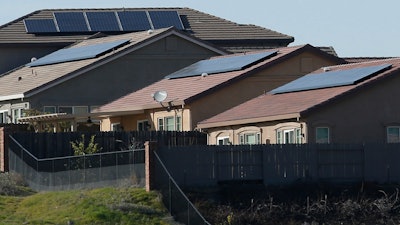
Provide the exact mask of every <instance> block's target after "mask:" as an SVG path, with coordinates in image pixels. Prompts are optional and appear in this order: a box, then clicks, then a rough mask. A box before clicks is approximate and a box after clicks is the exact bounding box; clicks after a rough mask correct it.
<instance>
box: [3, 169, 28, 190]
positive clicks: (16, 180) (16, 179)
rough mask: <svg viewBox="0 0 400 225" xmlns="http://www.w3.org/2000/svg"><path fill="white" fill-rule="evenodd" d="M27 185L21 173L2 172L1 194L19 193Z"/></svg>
mask: <svg viewBox="0 0 400 225" xmlns="http://www.w3.org/2000/svg"><path fill="white" fill-rule="evenodd" d="M27 186H28V185H27V183H26V182H25V181H24V179H23V177H22V176H21V175H20V174H17V173H0V195H19V194H22V193H23V192H25V189H26V187H27Z"/></svg>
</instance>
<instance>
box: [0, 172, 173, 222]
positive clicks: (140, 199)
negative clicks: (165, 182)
mask: <svg viewBox="0 0 400 225" xmlns="http://www.w3.org/2000/svg"><path fill="white" fill-rule="evenodd" d="M15 183H16V182H14V181H13V180H12V179H9V177H8V176H6V175H4V174H0V225H14V224H74V225H79V224H150V225H151V224H157V225H163V224H165V225H167V224H173V221H172V220H171V219H170V217H169V214H168V212H167V210H166V209H165V208H164V206H163V204H162V202H161V199H160V197H159V195H158V193H156V192H150V193H148V192H146V191H145V190H144V189H142V188H111V187H110V188H100V189H91V190H73V191H54V192H41V193H34V192H32V191H29V189H27V188H26V187H24V186H20V185H18V186H11V185H10V184H15ZM5 194H7V195H5ZM10 194H11V195H10Z"/></svg>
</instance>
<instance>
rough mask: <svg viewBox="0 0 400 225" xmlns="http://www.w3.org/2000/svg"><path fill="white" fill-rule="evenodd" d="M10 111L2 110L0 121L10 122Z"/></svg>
mask: <svg viewBox="0 0 400 225" xmlns="http://www.w3.org/2000/svg"><path fill="white" fill-rule="evenodd" d="M7 118H8V111H1V112H0V123H7V122H8V119H7Z"/></svg>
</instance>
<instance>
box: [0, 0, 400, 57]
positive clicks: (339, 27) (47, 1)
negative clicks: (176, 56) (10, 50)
mask: <svg viewBox="0 0 400 225" xmlns="http://www.w3.org/2000/svg"><path fill="white" fill-rule="evenodd" d="M122 7H125V8H136V7H188V8H191V9H195V10H198V11H201V12H204V13H208V14H211V15H213V16H217V17H220V18H223V19H226V20H230V21H232V22H235V23H240V24H254V25H257V26H261V27H264V28H267V29H271V30H274V31H277V32H280V33H283V34H286V35H290V36H293V37H294V39H295V41H294V42H293V43H291V44H290V45H289V46H293V45H302V44H311V45H313V46H332V47H333V48H334V49H335V51H336V53H337V54H338V55H339V56H340V57H393V56H399V57H400V25H399V22H400V13H399V12H398V10H399V8H400V1H399V0H380V1H376V0H336V1H324V0H275V1H272V0H247V1H242V0H11V1H7V0H1V3H0V24H1V25H3V24H5V23H7V22H10V21H12V20H15V19H17V18H20V17H22V16H24V15H26V14H29V13H31V12H33V11H36V10H40V9H65V8H122Z"/></svg>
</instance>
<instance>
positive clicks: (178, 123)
mask: <svg viewBox="0 0 400 225" xmlns="http://www.w3.org/2000/svg"><path fill="white" fill-rule="evenodd" d="M157 121H158V122H157V123H158V130H160V131H163V130H165V131H181V130H182V118H181V117H180V116H167V117H161V118H158V119H157Z"/></svg>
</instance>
